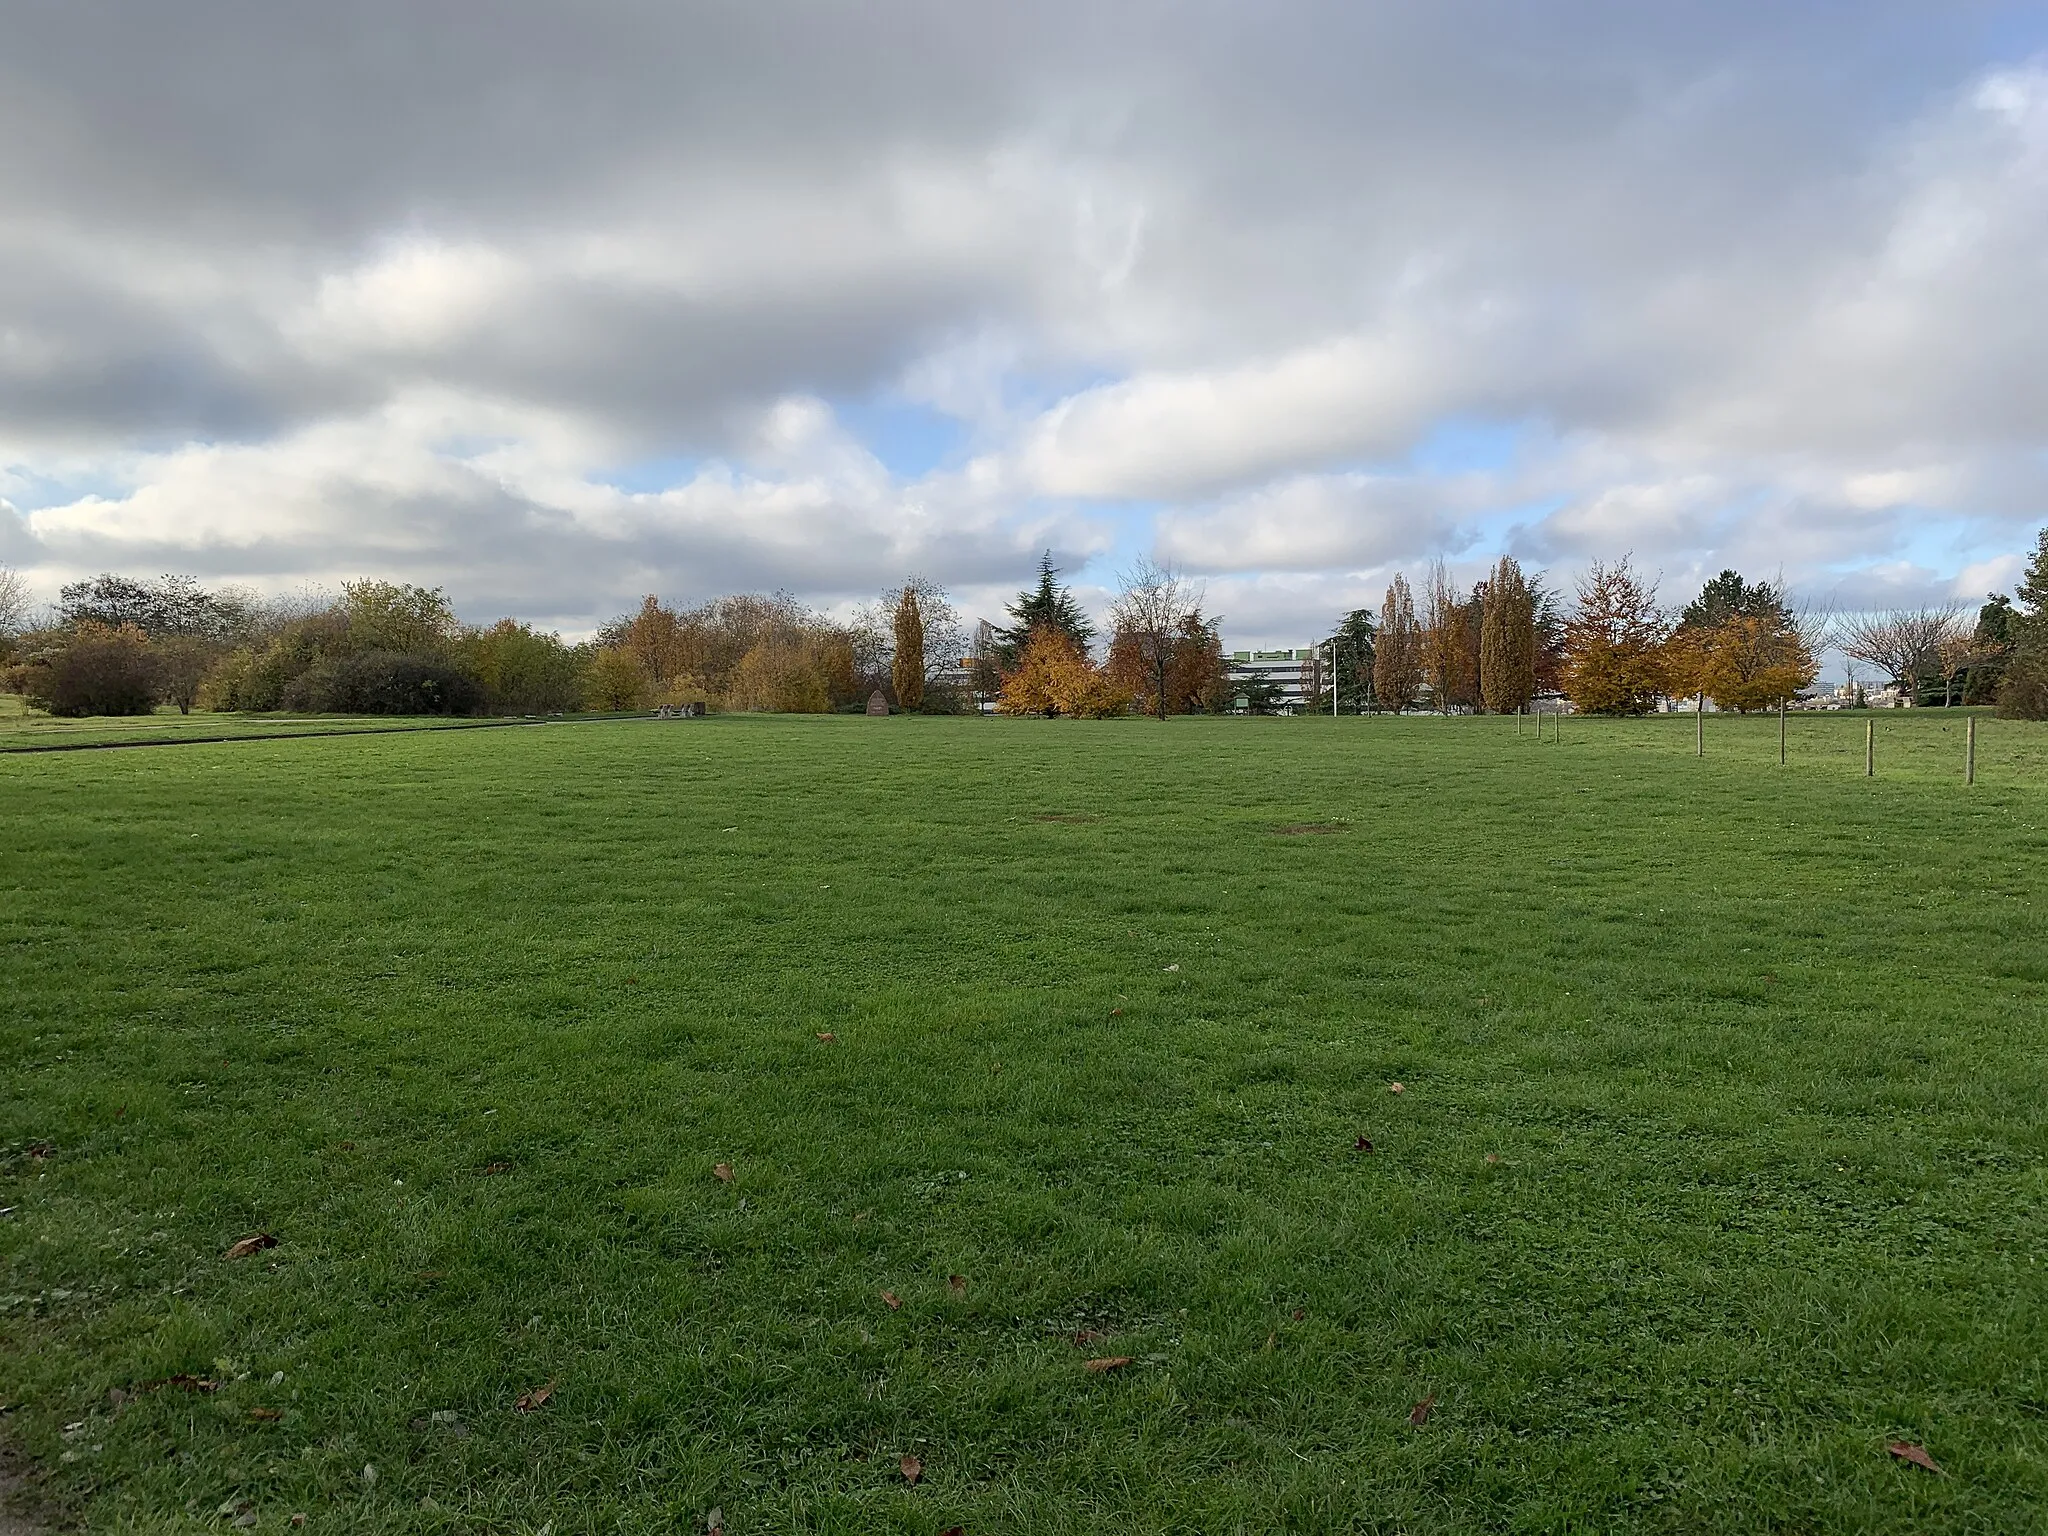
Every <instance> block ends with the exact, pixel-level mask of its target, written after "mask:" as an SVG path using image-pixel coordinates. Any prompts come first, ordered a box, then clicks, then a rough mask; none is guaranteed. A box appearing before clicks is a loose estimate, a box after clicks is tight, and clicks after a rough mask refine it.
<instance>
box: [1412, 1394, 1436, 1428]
mask: <svg viewBox="0 0 2048 1536" xmlns="http://www.w3.org/2000/svg"><path fill="white" fill-rule="evenodd" d="M1435 1406H1436V1394H1435V1393H1434V1392H1432V1393H1430V1394H1429V1396H1427V1397H1425V1398H1424V1399H1423V1400H1422V1401H1421V1402H1419V1403H1417V1404H1416V1405H1415V1406H1414V1407H1413V1408H1410V1409H1409V1410H1408V1422H1409V1423H1410V1424H1413V1425H1414V1426H1415V1427H1416V1428H1417V1429H1420V1428H1421V1427H1422V1426H1423V1425H1424V1424H1426V1423H1428V1422H1429V1410H1430V1409H1432V1408H1434V1407H1435Z"/></svg>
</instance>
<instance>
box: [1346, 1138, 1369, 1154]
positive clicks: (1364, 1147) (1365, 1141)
mask: <svg viewBox="0 0 2048 1536" xmlns="http://www.w3.org/2000/svg"><path fill="white" fill-rule="evenodd" d="M1351 1150H1352V1151H1354V1152H1370V1151H1371V1150H1372V1138H1371V1137H1370V1136H1361V1137H1359V1138H1358V1140H1357V1141H1355V1142H1354V1143H1352V1146H1351Z"/></svg>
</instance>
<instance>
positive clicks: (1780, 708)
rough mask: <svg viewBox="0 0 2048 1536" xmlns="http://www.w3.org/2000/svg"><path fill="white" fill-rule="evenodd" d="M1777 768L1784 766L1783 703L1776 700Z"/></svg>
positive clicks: (1781, 700)
mask: <svg viewBox="0 0 2048 1536" xmlns="http://www.w3.org/2000/svg"><path fill="white" fill-rule="evenodd" d="M1778 766H1779V767H1780V768H1782V767H1784V766H1785V701H1784V700H1783V699H1780V700H1778Z"/></svg>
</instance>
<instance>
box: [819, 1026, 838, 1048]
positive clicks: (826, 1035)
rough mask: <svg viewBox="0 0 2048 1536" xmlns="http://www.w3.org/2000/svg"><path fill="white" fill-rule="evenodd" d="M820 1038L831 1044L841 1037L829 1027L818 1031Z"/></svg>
mask: <svg viewBox="0 0 2048 1536" xmlns="http://www.w3.org/2000/svg"><path fill="white" fill-rule="evenodd" d="M818 1038H819V1039H820V1040H822V1041H824V1042H825V1043H826V1044H827V1045H830V1044H831V1043H832V1042H833V1041H834V1040H837V1039H838V1038H839V1037H838V1036H837V1035H835V1034H833V1033H832V1031H831V1030H829V1029H821V1030H819V1031H818Z"/></svg>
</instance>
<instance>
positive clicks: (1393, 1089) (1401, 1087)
mask: <svg viewBox="0 0 2048 1536" xmlns="http://www.w3.org/2000/svg"><path fill="white" fill-rule="evenodd" d="M1407 1091H1408V1088H1407V1085H1406V1084H1405V1083H1389V1084H1387V1092H1389V1093H1406V1092H1407Z"/></svg>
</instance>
